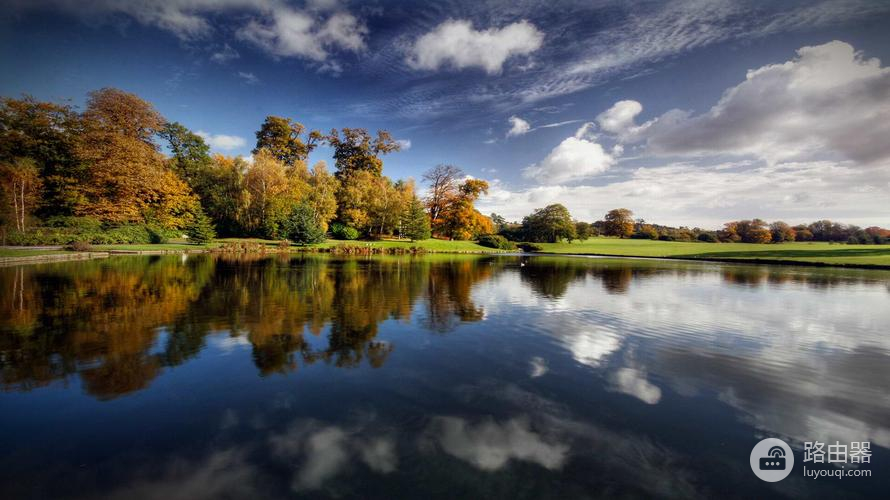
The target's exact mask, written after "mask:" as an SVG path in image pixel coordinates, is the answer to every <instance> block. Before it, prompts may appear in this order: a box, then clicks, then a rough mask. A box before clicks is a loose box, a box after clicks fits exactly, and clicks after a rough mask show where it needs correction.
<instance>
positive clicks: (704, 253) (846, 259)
mask: <svg viewBox="0 0 890 500" xmlns="http://www.w3.org/2000/svg"><path fill="white" fill-rule="evenodd" d="M237 242H252V243H259V244H263V245H268V246H270V247H277V246H278V242H277V241H270V240H261V239H255V238H223V239H220V240H217V241H216V242H214V243H213V244H211V245H209V246H208V247H209V248H212V247H216V246H219V245H222V244H225V243H237ZM336 245H355V246H371V247H385V248H395V247H402V248H410V247H419V248H423V249H425V250H427V251H429V252H445V253H447V252H496V250H494V249H491V248H487V247H483V246H482V245H479V244H477V243H475V242H473V241H445V240H425V241H415V242H411V241H398V240H384V241H336V240H328V241H326V242H324V243H320V244H318V245H311V246H310V247H309V248H329V247H332V246H336ZM539 245H540V246H541V247H542V251H543V252H545V253H553V254H576V255H612V256H622V257H666V258H683V259H703V260H739V261H745V262H762V263H765V264H768V263H771V262H772V263H793V262H800V263H804V264H826V265H838V266H859V267H870V266H882V267H890V245H846V244H829V243H821V242H817V243H782V244H776V245H773V244H768V245H757V244H753V243H695V242H673V241H653V240H630V239H625V240H622V239H615V238H591V239H589V240H586V241H583V242H577V241H576V242H573V243H539ZM208 247H202V246H198V245H190V244H187V243H183V242H172V243H165V244H158V245H96V246H95V247H94V249H95V250H96V251H108V250H129V251H134V250H135V251H146V250H147V251H152V250H172V251H189V250H197V249H201V248H208ZM291 250H292V251H299V247H296V246H294V247H291ZM54 253H65V251H64V250H35V249H27V248H24V249H0V257H25V256H34V255H47V254H54Z"/></svg>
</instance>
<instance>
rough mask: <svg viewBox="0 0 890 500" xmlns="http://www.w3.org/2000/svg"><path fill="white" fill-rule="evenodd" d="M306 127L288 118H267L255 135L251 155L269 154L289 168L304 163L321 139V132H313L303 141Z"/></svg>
mask: <svg viewBox="0 0 890 500" xmlns="http://www.w3.org/2000/svg"><path fill="white" fill-rule="evenodd" d="M305 131H306V127H304V126H303V124H301V123H297V122H295V121H293V120H291V119H289V118H282V117H280V116H267V117H266V120H265V121H264V122H263V124H262V125H261V126H260V129H259V130H258V131H257V133H256V147H255V148H254V149H253V151H252V152H253V154H257V153H259V152H260V151H263V150H264V151H267V152H269V153H270V154H271V155H272V156H273V157H274V158H276V159H277V160H278V161H280V162H282V163H283V164H284V165H285V166H286V167H288V168H291V167H293V166H294V165H296V164H297V163H298V162H306V161H307V159H308V158H309V153H311V152H312V150H314V149H315V147H316V146H317V145H318V143H319V141H321V140H322V139H323V135H322V133H321V132H319V131H317V130H313V131H311V132H309V133H308V134H307V135H306V138H305V140H304V139H303V133H304V132H305Z"/></svg>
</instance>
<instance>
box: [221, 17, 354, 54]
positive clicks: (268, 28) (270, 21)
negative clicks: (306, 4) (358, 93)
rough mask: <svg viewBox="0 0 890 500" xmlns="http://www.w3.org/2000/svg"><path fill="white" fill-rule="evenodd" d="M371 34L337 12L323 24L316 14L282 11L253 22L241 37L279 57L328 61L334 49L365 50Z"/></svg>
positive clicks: (243, 29)
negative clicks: (365, 38) (368, 35)
mask: <svg viewBox="0 0 890 500" xmlns="http://www.w3.org/2000/svg"><path fill="white" fill-rule="evenodd" d="M367 33H368V29H367V27H365V25H364V24H362V23H361V22H360V21H359V20H358V19H357V18H356V17H355V16H353V15H352V14H350V13H348V12H337V13H336V14H334V15H332V16H331V17H329V18H328V19H327V20H326V21H324V22H323V23H322V22H320V20H319V19H318V17H317V15H316V14H315V13H311V12H305V11H301V10H297V9H292V8H287V7H279V8H276V9H274V10H273V11H272V12H271V15H270V16H264V18H262V19H251V20H250V21H249V22H248V23H247V24H246V25H245V26H244V27H242V28H241V29H239V30H238V32H237V37H238V38H240V39H242V40H245V41H247V42H250V43H252V44H254V45H256V46H257V47H260V48H261V49H263V50H265V51H267V52H269V53H271V54H273V55H276V56H283V57H293V56H297V57H304V58H307V59H311V60H315V61H324V60H325V59H327V57H328V52H329V49H331V48H339V49H344V50H349V51H353V52H359V51H361V50H363V49H364V48H365V41H364V37H365V35H367Z"/></svg>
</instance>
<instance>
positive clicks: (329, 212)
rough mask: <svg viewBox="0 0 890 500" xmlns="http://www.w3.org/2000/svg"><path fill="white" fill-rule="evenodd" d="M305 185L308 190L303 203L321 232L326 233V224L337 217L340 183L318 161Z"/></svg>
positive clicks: (322, 163)
mask: <svg viewBox="0 0 890 500" xmlns="http://www.w3.org/2000/svg"><path fill="white" fill-rule="evenodd" d="M307 184H308V187H309V189H308V192H307V195H306V197H305V199H304V200H303V203H305V204H306V206H307V207H308V208H309V210H310V211H311V212H312V217H313V218H314V219H315V221H316V222H317V223H318V226H319V227H320V228H321V230H322V231H323V232H324V231H327V230H328V224H329V223H330V222H331V220H333V219H334V217H336V215H337V190H338V189H339V188H340V181H338V180H337V178H336V177H334V176H333V175H332V174H331V173H330V172H328V169H327V165H325V163H324V162H323V161H320V162H318V163H316V164H315V165H314V166H313V167H312V171H311V172H309V175H308V177H307Z"/></svg>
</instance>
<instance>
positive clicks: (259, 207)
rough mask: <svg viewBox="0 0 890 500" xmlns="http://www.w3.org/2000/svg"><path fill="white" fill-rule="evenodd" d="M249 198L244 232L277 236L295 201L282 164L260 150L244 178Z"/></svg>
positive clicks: (271, 236) (266, 152)
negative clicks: (245, 230)
mask: <svg viewBox="0 0 890 500" xmlns="http://www.w3.org/2000/svg"><path fill="white" fill-rule="evenodd" d="M244 187H245V189H246V190H247V194H248V205H247V210H246V217H245V229H247V230H248V231H249V232H251V233H254V234H260V235H263V236H266V237H269V238H275V237H278V236H279V226H280V224H281V222H282V220H283V219H284V218H285V217H287V216H288V215H289V214H290V212H291V209H292V208H293V204H294V201H295V197H294V196H293V195H292V192H291V183H290V182H289V179H288V176H287V172H286V170H285V166H284V163H283V162H282V161H281V160H279V159H278V158H276V157H275V156H274V155H273V154H272V153H269V152H268V151H265V150H260V151H258V152H257V154H256V155H254V157H253V164H252V165H251V166H250V168H249V169H248V170H247V173H246V174H245V175H244Z"/></svg>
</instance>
